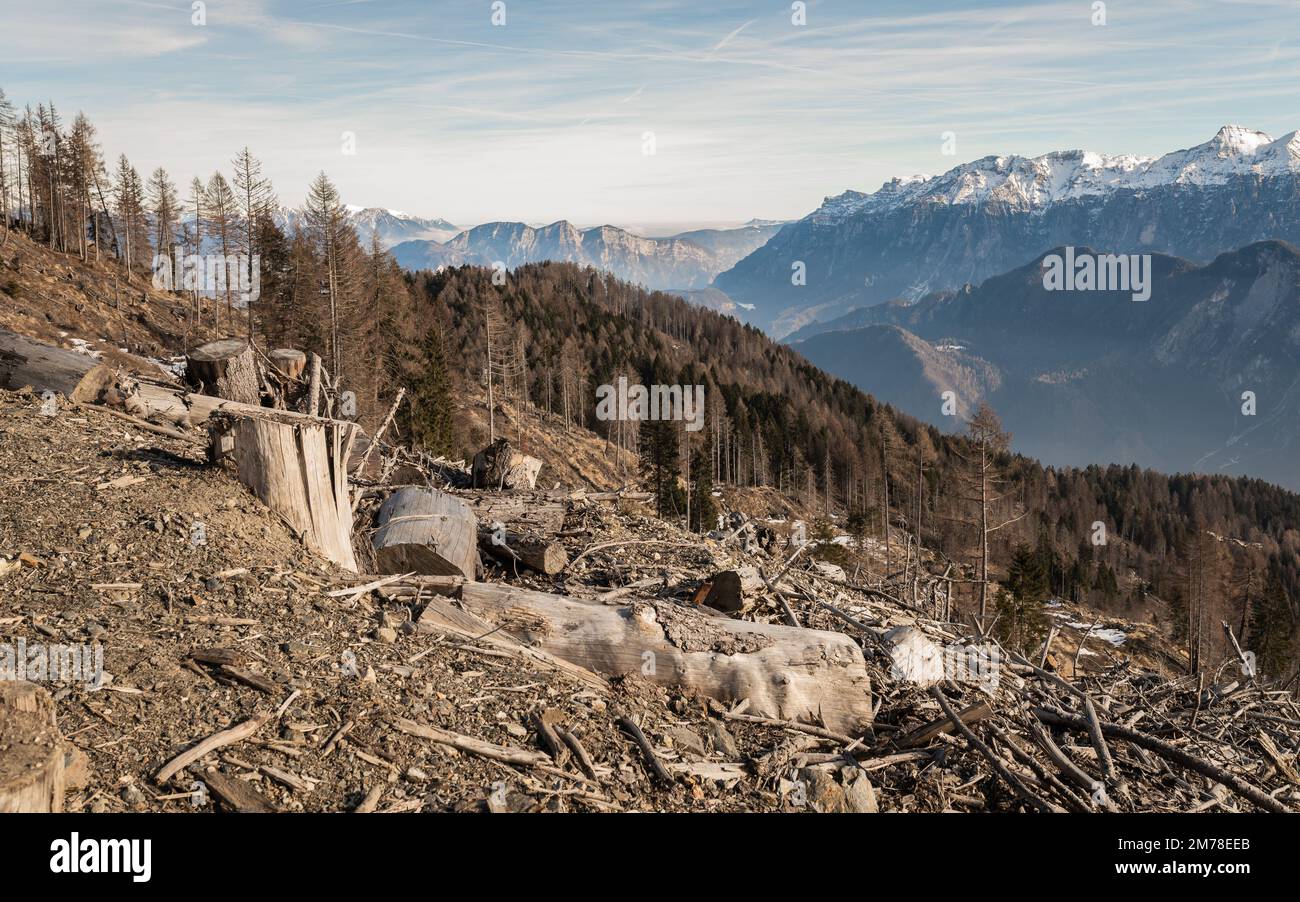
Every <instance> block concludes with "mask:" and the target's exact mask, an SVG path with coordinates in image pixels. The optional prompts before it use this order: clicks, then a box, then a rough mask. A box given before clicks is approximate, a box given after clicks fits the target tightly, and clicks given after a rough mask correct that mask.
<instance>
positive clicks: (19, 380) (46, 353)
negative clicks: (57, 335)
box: [0, 329, 113, 403]
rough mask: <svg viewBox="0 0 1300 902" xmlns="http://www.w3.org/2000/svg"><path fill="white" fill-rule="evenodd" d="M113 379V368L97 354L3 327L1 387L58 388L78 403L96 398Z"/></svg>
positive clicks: (55, 390) (38, 391)
mask: <svg viewBox="0 0 1300 902" xmlns="http://www.w3.org/2000/svg"><path fill="white" fill-rule="evenodd" d="M112 381H113V370H112V368H111V367H107V366H104V365H103V364H101V363H100V362H99V361H98V360H96V359H95V358H94V357H91V356H89V355H87V354H78V353H77V352H76V351H68V350H65V349H63V348H56V347H54V346H53V345H48V344H44V343H42V342H39V341H33V340H32V339H30V338H28V337H26V336H25V335H19V334H18V333H16V332H10V331H9V330H7V329H0V388H7V389H10V390H11V391H17V390H18V389H20V388H23V387H24V386H31V387H32V390H33V391H35V392H36V393H37V394H40V393H42V392H45V391H52V392H57V393H58V394H61V395H63V396H64V397H65V398H67V399H68V400H69V401H72V402H74V403H76V402H80V401H93V400H95V399H96V398H97V397H98V396H99V394H100V392H102V391H103V390H104V388H105V387H106V386H108V385H110V384H111V383H112Z"/></svg>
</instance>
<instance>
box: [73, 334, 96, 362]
mask: <svg viewBox="0 0 1300 902" xmlns="http://www.w3.org/2000/svg"><path fill="white" fill-rule="evenodd" d="M68 344H70V345H72V350H74V351H76V352H77V353H78V354H85V355H86V356H87V357H94V358H95V359H96V360H98V359H99V358H100V357H102V356H103V352H102V351H96V350H95V349H94V348H92V347H91V346H90V342H88V341H86V339H84V338H69V339H68Z"/></svg>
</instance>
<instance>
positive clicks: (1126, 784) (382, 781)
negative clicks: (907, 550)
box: [0, 392, 1300, 813]
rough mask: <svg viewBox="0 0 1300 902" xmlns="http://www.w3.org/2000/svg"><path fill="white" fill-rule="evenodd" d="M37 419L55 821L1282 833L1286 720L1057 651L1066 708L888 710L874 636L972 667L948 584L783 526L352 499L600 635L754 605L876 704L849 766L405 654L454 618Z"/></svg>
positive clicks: (1051, 684)
mask: <svg viewBox="0 0 1300 902" xmlns="http://www.w3.org/2000/svg"><path fill="white" fill-rule="evenodd" d="M39 408H40V399H38V398H34V397H32V396H30V395H23V394H21V393H11V392H0V473H2V474H4V475H3V476H0V500H3V504H0V596H2V597H3V599H4V601H3V605H2V606H0V642H16V641H17V640H18V639H24V640H26V641H27V642H28V643H29V644H30V643H35V642H55V641H60V642H65V643H73V644H96V643H97V644H99V645H101V646H102V648H103V654H104V669H105V671H106V674H105V679H104V681H103V683H102V685H89V684H85V683H78V682H75V681H73V682H64V683H59V684H55V685H53V686H52V687H51V694H52V695H53V697H54V701H55V704H56V706H57V709H58V718H59V723H60V726H61V728H62V730H63V731H64V733H65V735H66V736H67V737H68V738H69V740H70V742H72V743H73V744H74V745H75V746H76V747H77V748H79V749H80V750H81V751H82V752H84V753H85V754H86V755H87V756H88V758H89V761H90V772H91V776H90V780H89V782H88V785H87V786H86V788H84V789H81V790H78V791H76V792H73V793H71V794H70V796H69V799H68V803H67V807H68V809H69V810H122V809H123V808H126V809H136V810H171V811H191V810H192V811H210V810H213V809H214V808H220V809H229V810H238V811H270V810H288V811H293V810H298V811H302V810H313V811H315V810H326V811H361V812H368V811H375V812H379V813H382V812H385V811H411V810H428V811H436V810H492V811H503V810H510V811H514V810H519V811H574V810H597V811H608V810H664V811H688V810H690V811H737V810H817V811H873V810H880V811H936V812H937V811H1017V810H1020V811H1030V810H1067V811H1083V810H1087V811H1092V810H1100V811H1204V810H1221V811H1249V810H1256V809H1265V810H1274V811H1279V810H1300V778H1298V777H1297V776H1296V775H1297V773H1298V772H1300V766H1297V759H1296V753H1297V750H1298V749H1300V706H1298V705H1297V704H1296V702H1295V700H1294V698H1293V697H1292V695H1291V694H1290V693H1288V692H1286V691H1282V690H1279V689H1277V688H1275V687H1270V686H1268V685H1266V684H1263V683H1262V682H1260V681H1258V680H1255V679H1247V678H1244V677H1243V678H1241V679H1232V678H1231V675H1230V674H1227V675H1220V676H1219V677H1218V678H1217V679H1214V680H1211V681H1210V684H1209V685H1207V686H1205V687H1202V686H1201V685H1199V684H1198V681H1197V680H1195V679H1192V678H1189V677H1179V676H1173V675H1171V674H1170V673H1169V672H1167V671H1163V670H1160V669H1158V668H1157V667H1155V666H1153V665H1152V663H1151V660H1150V658H1141V657H1139V656H1137V655H1131V654H1129V653H1127V651H1126V649H1125V647H1124V646H1123V645H1119V646H1115V647H1110V648H1105V649H1101V650H1102V651H1105V652H1107V653H1106V654H1100V653H1097V652H1096V651H1095V650H1094V649H1096V648H1097V647H1098V646H1097V643H1098V642H1099V641H1100V640H1098V639H1097V638H1095V637H1094V636H1088V637H1086V638H1080V637H1079V636H1078V635H1075V636H1074V641H1075V643H1076V644H1075V645H1073V646H1071V645H1069V642H1068V641H1067V640H1068V638H1069V637H1068V636H1067V635H1066V633H1067V632H1068V631H1066V630H1064V629H1063V630H1062V632H1061V633H1060V634H1058V635H1057V636H1056V638H1054V643H1055V647H1056V648H1057V649H1058V654H1059V655H1060V656H1061V658H1062V660H1063V662H1064V664H1066V665H1068V664H1069V662H1070V658H1071V656H1073V657H1074V658H1075V660H1078V661H1079V662H1081V665H1085V664H1086V665H1087V668H1086V669H1085V670H1084V671H1082V672H1079V673H1071V674H1070V678H1069V679H1067V678H1066V677H1065V676H1063V675H1062V674H1059V673H1056V672H1054V671H1052V670H1051V669H1050V664H1046V662H1047V659H1048V658H1049V657H1050V656H1048V655H1047V654H1044V655H1043V656H1042V657H1041V658H1040V656H1038V655H1037V654H1035V655H1034V656H1032V660H1033V662H1035V663H1031V661H1030V660H1026V659H1024V658H1018V657H1013V656H1011V655H1009V654H1007V653H1005V652H1002V653H1001V654H1000V658H999V661H998V665H997V667H996V670H995V674H996V679H992V678H989V679H982V680H980V681H971V680H968V679H960V678H954V677H953V676H952V675H951V674H943V675H941V676H942V677H943V678H942V679H939V680H929V681H915V680H910V679H906V678H903V676H902V675H900V673H899V669H898V662H897V661H895V660H894V659H893V657H891V650H892V648H893V646H892V645H891V642H893V641H895V640H896V638H897V635H898V634H894V637H895V638H894V639H887V638H886V637H887V636H889V635H890V632H891V630H896V629H897V628H900V627H910V628H913V629H915V630H917V631H919V635H920V636H921V637H923V638H925V639H927V640H928V641H930V642H932V643H933V644H934V645H936V646H937V647H940V648H950V649H951V648H970V647H971V646H972V645H974V644H975V643H974V642H973V638H972V635H971V632H972V631H971V630H970V629H968V628H966V627H963V626H960V625H957V624H953V623H950V622H946V619H945V617H944V614H945V613H946V607H945V602H944V590H945V588H946V586H945V584H944V581H943V578H936V577H929V576H927V577H924V578H918V582H919V588H915V589H914V588H913V586H912V584H911V583H910V582H905V581H904V579H903V578H902V577H901V575H895V576H894V577H893V578H892V579H890V580H888V581H882V580H881V579H880V576H879V573H880V572H883V570H884V568H883V566H875V567H867V568H865V570H867V571H873V572H867V573H862V572H860V573H857V574H854V575H849V574H845V573H843V572H839V573H836V572H835V571H834V570H833V569H829V568H826V567H824V566H820V562H817V561H815V560H810V558H811V557H812V556H811V555H809V554H807V553H806V552H800V553H799V554H797V555H796V554H795V550H796V549H795V548H793V547H791V546H790V545H789V544H787V542H786V541H785V539H784V537H783V536H779V535H777V534H778V533H780V532H781V531H782V530H781V527H780V525H779V524H772V523H766V522H752V521H748V522H740V523H735V524H732V525H730V526H729V527H728V528H727V529H726V530H723V531H720V532H719V533H717V534H715V535H714V537H712V538H702V537H697V536H692V535H689V534H687V533H684V532H681V531H680V530H677V529H676V528H674V527H672V526H668V525H666V524H664V523H663V522H662V521H660V520H658V519H656V518H654V517H653V516H651V515H650V513H649V512H648V511H646V510H645V509H644V508H643V507H642V506H641V502H642V500H644V499H643V498H642V497H639V496H638V495H637V494H636V493H634V492H622V493H618V492H615V493H591V492H569V491H551V492H543V491H536V492H532V491H524V492H515V493H502V492H492V491H473V490H470V489H469V488H468V468H467V467H465V465H464V463H463V462H448V461H442V460H430V459H428V458H424V457H420V456H418V455H412V454H411V453H410V452H409V451H406V450H404V449H400V448H390V447H387V446H384V445H382V444H379V443H376V444H375V446H374V453H373V454H372V455H371V457H370V459H369V460H368V461H367V465H366V466H367V469H366V472H365V473H363V474H358V476H357V480H356V481H357V484H358V485H359V489H358V493H357V495H356V498H357V499H358V500H359V501H360V504H359V505H358V521H357V522H358V529H357V535H358V543H357V544H358V545H359V546H361V545H364V544H365V541H364V539H365V538H366V536H365V533H366V524H367V517H368V516H369V517H373V514H374V512H375V510H376V509H377V508H378V506H379V504H380V503H381V502H382V499H383V498H384V497H385V496H386V495H387V494H388V493H389V492H390V491H391V489H392V487H393V486H395V485H399V484H418V485H432V486H435V487H437V488H439V489H442V490H445V491H449V492H451V493H453V494H455V495H457V496H458V497H460V498H462V499H463V500H465V501H467V502H468V503H469V504H471V506H473V507H474V508H475V510H476V514H477V516H478V517H479V519H480V521H481V522H486V523H497V522H500V523H502V524H503V525H505V527H506V528H507V529H509V530H511V531H515V532H518V533H520V534H527V535H537V536H543V537H546V538H548V539H552V540H554V541H557V542H560V543H562V544H563V545H564V548H565V550H566V552H567V553H568V558H569V565H568V566H567V567H565V568H564V569H563V570H562V571H560V572H558V573H555V574H551V575H547V574H545V573H540V572H537V571H534V570H529V569H525V568H518V571H517V572H516V571H515V568H511V567H508V566H502V565H500V564H498V563H497V562H495V561H490V560H489V561H485V562H484V567H485V569H484V572H483V573H482V574H480V578H482V579H486V580H489V581H493V582H506V583H510V584H512V585H518V586H521V587H526V588H531V589H536V590H540V591H545V592H553V593H559V594H563V595H568V596H570V597H572V598H574V599H575V600H581V601H584V602H587V603H590V604H594V605H601V604H603V603H607V602H615V601H617V602H618V603H626V604H638V603H641V604H653V605H654V606H655V607H656V608H657V609H660V610H663V609H667V608H668V607H669V606H672V605H680V606H683V607H690V608H691V609H692V610H693V611H694V612H696V613H697V614H698V615H701V616H707V617H723V616H726V615H725V614H722V613H720V612H718V611H715V610H712V609H710V608H705V607H702V606H699V605H695V604H693V599H694V598H695V597H696V596H697V594H699V591H700V589H701V587H702V586H703V585H704V583H705V582H706V581H707V580H708V579H709V578H710V577H712V576H713V575H714V574H717V573H720V572H723V571H735V572H745V568H752V569H753V570H754V572H755V574H762V575H768V574H774V576H770V577H769V578H766V580H764V579H762V578H760V579H759V580H758V581H757V582H758V587H757V588H755V587H754V586H752V585H748V584H747V585H746V588H745V598H744V603H743V604H741V605H739V607H738V609H737V610H736V611H735V612H733V615H734V616H736V617H738V618H741V619H746V620H750V621H755V622H765V623H781V624H784V623H789V622H790V621H791V620H795V621H797V622H799V623H801V624H803V625H804V626H807V627H812V628H816V629H823V630H835V631H839V632H842V633H844V634H846V635H848V636H850V637H852V638H853V639H854V640H856V641H857V642H858V643H859V644H860V645H861V646H862V648H863V651H864V654H865V656H866V658H867V662H868V666H869V668H870V670H871V676H872V684H873V691H874V693H875V695H876V704H877V712H876V717H875V722H874V724H873V726H872V727H871V729H869V730H867V731H866V732H865V733H863V734H862V735H844V734H841V733H836V732H835V731H833V730H828V729H826V728H825V726H824V725H821V724H815V723H811V724H810V723H794V722H790V721H781V720H779V719H775V718H771V717H756V716H754V715H752V714H747V713H746V702H745V700H744V699H737V700H736V701H735V702H734V703H732V704H723V703H719V702H717V701H714V700H710V699H704V698H701V697H699V696H694V695H691V694H688V693H683V692H681V691H678V690H674V689H671V688H664V687H661V686H658V685H653V684H651V683H648V682H646V681H644V680H642V679H640V678H639V677H637V676H636V675H626V676H617V677H614V678H608V679H603V680H583V679H582V678H581V675H580V674H577V673H576V672H574V671H573V670H572V668H569V669H566V668H565V667H563V666H562V663H563V662H558V663H557V662H554V661H550V660H548V658H547V656H546V655H544V654H540V653H539V652H538V651H537V650H536V649H532V648H530V647H528V646H526V645H523V644H521V643H520V642H519V641H518V640H517V639H516V638H513V637H512V636H511V634H510V633H509V631H508V630H505V629H501V630H500V631H499V632H496V633H495V634H494V635H486V634H485V633H486V632H488V631H484V632H483V633H475V632H473V630H472V629H471V628H470V624H472V619H470V618H466V619H464V620H457V619H456V618H455V616H454V614H455V611H454V609H453V608H452V607H446V608H445V610H444V614H445V615H446V617H445V622H446V623H447V629H445V630H442V631H439V632H434V633H429V632H427V631H426V632H421V631H418V630H417V629H416V623H417V622H418V621H419V620H420V615H421V614H422V613H423V612H424V610H425V608H426V607H427V606H428V605H430V603H431V602H432V600H433V599H435V598H440V599H441V603H447V602H451V601H453V599H450V598H447V597H445V595H440V594H439V592H438V589H437V586H436V585H435V583H434V582H433V581H430V580H427V579H422V578H421V577H420V576H419V575H404V576H403V575H377V574H374V573H373V572H370V573H369V574H368V575H362V576H355V575H352V574H347V573H345V572H342V571H340V570H338V569H336V568H333V567H331V566H330V565H328V564H324V563H322V562H321V561H320V560H319V559H318V558H316V557H315V556H314V555H312V554H311V553H309V552H308V551H306V550H305V549H304V548H303V547H302V545H301V544H300V543H299V542H298V541H297V539H296V538H295V537H294V536H293V535H292V534H291V533H290V532H289V531H288V530H287V529H286V528H285V525H284V524H283V522H281V521H280V520H279V519H278V518H276V517H275V516H274V515H272V514H271V513H270V512H268V511H267V510H266V509H265V507H263V506H262V505H261V504H260V503H258V502H257V501H256V500H255V499H254V498H252V497H251V496H250V495H249V494H248V493H247V492H246V491H245V490H243V489H242V487H240V486H239V485H238V484H237V483H235V482H234V481H232V480H230V479H229V477H227V476H225V475H223V474H221V473H219V472H217V471H214V470H211V469H208V468H206V467H205V466H204V465H203V461H202V459H201V457H200V454H201V452H200V450H199V449H197V448H196V447H195V446H194V444H193V443H192V442H190V441H187V440H184V439H179V438H176V437H174V436H171V435H168V434H165V433H160V432H158V431H156V430H145V429H143V428H141V427H140V425H139V424H136V423H133V422H131V421H130V420H123V419H121V418H120V417H115V416H112V415H110V414H107V413H105V412H103V411H98V410H95V409H92V408H82V409H76V410H64V411H62V412H61V413H60V414H59V415H58V416H56V417H44V416H41V415H40V414H39V412H38V411H39ZM73 417H75V418H76V420H77V422H76V423H72V422H70V421H69V420H70V419H71V418H73ZM101 486H103V488H100V487H101ZM774 519H777V518H774ZM10 562H12V565H11V566H5V565H6V564H9V563H10ZM366 569H367V568H366V566H365V563H364V561H363V562H362V570H363V571H365V570H366ZM949 585H950V584H949ZM1075 619H1076V620H1079V621H1082V622H1091V620H1092V619H1093V618H1092V615H1091V614H1087V615H1083V614H1081V613H1078V614H1076V615H1075ZM1079 632H1080V633H1082V631H1079ZM1090 632H1091V630H1090ZM1085 643H1087V646H1088V651H1091V652H1092V653H1091V654H1088V653H1085V654H1083V655H1077V654H1076V653H1075V649H1077V648H1080V647H1083V646H1084V644H1085ZM1062 649H1064V650H1062ZM606 676H608V675H606ZM984 676H986V677H989V676H990V674H985V675H984ZM277 709H279V710H278V716H276V714H268V713H267V712H268V711H272V712H276V711H277ZM638 734H639V735H638ZM163 784H167V785H166V786H164V785H163Z"/></svg>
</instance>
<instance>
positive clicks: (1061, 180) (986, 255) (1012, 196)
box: [716, 126, 1300, 337]
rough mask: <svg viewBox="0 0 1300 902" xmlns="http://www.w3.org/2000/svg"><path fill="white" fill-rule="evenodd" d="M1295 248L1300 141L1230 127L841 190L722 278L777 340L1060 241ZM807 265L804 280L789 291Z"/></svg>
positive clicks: (1004, 264) (1177, 251) (1137, 249)
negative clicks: (1282, 244) (1171, 147)
mask: <svg viewBox="0 0 1300 902" xmlns="http://www.w3.org/2000/svg"><path fill="white" fill-rule="evenodd" d="M1270 238H1277V239H1282V240H1287V241H1291V242H1300V137H1297V134H1296V133H1295V132H1292V133H1290V134H1288V135H1285V136H1283V137H1281V138H1278V139H1276V140H1274V139H1273V138H1271V137H1270V136H1268V135H1266V134H1264V133H1262V132H1256V131H1251V130H1250V129H1245V128H1242V127H1240V126H1225V127H1224V128H1222V129H1220V130H1219V132H1218V134H1216V135H1215V136H1214V137H1213V138H1212V139H1211V140H1209V141H1207V142H1205V143H1204V144H1200V145H1197V146H1195V147H1192V148H1189V149H1187V150H1179V151H1174V152H1172V153H1169V154H1165V155H1164V156H1162V157H1158V158H1144V157H1137V156H1131V155H1125V156H1113V157H1112V156H1103V155H1101V154H1095V153H1087V152H1084V151H1078V150H1074V151H1060V152H1053V153H1049V154H1045V155H1043V156H1040V157H1034V158H1026V157H1020V156H990V157H985V158H983V159H980V160H975V161H973V162H970V163H965V164H963V165H961V166H957V167H955V168H954V169H952V170H950V171H948V172H946V173H944V174H943V175H939V176H935V177H933V178H919V177H914V178H909V179H894V180H892V181H890V182H888V183H886V184H885V185H884V186H883V187H882V188H881V189H880V190H879V191H876V192H875V193H873V194H864V193H861V192H857V191H846V192H845V193H844V194H841V195H839V196H837V197H831V198H827V199H826V201H825V202H824V203H823V204H822V205H821V207H819V208H818V209H817V210H815V211H814V212H813V213H811V214H809V215H808V216H806V217H804V218H803V219H801V220H799V221H797V222H792V223H790V224H788V225H787V226H786V227H785V228H783V229H782V230H781V231H780V232H779V233H778V234H777V235H775V236H773V238H772V239H771V240H770V241H768V242H767V244H765V245H764V246H763V247H761V248H760V249H758V250H757V251H755V252H754V253H752V254H750V255H749V256H748V257H746V258H745V259H744V260H742V261H740V262H739V263H738V264H736V266H734V267H733V268H732V269H730V270H728V271H727V272H724V273H721V274H720V275H719V276H718V278H717V279H716V287H717V288H719V289H721V290H722V291H724V292H726V293H727V294H728V295H729V296H730V297H731V298H732V299H733V300H735V301H738V302H746V303H753V304H755V305H756V306H757V308H758V311H757V313H756V314H755V319H754V321H755V322H756V323H757V324H758V325H760V326H761V327H762V328H764V329H765V330H767V331H768V332H769V334H773V335H776V336H778V337H780V336H784V335H787V334H789V333H790V332H793V331H794V330H796V329H797V328H799V327H800V326H802V325H805V324H806V323H807V322H810V321H812V320H814V319H816V320H825V319H831V318H834V317H835V316H837V315H839V314H842V313H844V312H845V311H847V310H848V309H850V308H852V307H855V306H864V305H870V304H876V303H880V302H883V301H888V300H891V299H894V298H903V299H907V300H915V299H917V298H920V297H924V296H925V295H926V294H929V293H933V292H937V291H942V290H949V289H959V288H960V287H961V286H962V285H963V284H965V283H977V282H981V281H983V280H985V279H987V278H989V277H991V276H994V275H996V274H998V273H1001V272H1005V271H1007V270H1009V269H1011V268H1012V267H1014V266H1018V265H1020V264H1021V263H1023V262H1024V261H1025V260H1029V259H1033V258H1034V257H1036V256H1038V255H1039V254H1041V253H1043V252H1045V251H1046V250H1047V249H1048V248H1051V247H1056V246H1060V245H1067V244H1068V245H1092V246H1096V247H1105V248H1108V249H1111V250H1113V251H1115V252H1124V253H1157V252H1158V253H1166V254H1171V255H1175V256H1180V257H1187V258H1189V259H1192V260H1197V261H1202V262H1205V261H1209V260H1212V259H1213V258H1214V257H1215V256H1216V255H1217V254H1219V253H1222V252H1224V251H1227V250H1231V249H1232V248H1236V247H1241V246H1243V245H1246V244H1250V243H1252V242H1255V241H1260V240H1264V239H1270ZM795 262H802V263H803V264H804V266H805V267H806V272H807V284H805V285H802V286H796V285H792V283H791V267H792V265H793V264H794V263H795Z"/></svg>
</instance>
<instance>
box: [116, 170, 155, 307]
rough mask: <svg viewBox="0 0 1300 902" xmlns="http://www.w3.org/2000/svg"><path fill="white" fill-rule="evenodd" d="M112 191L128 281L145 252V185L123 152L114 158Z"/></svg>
mask: <svg viewBox="0 0 1300 902" xmlns="http://www.w3.org/2000/svg"><path fill="white" fill-rule="evenodd" d="M113 195H114V200H115V201H116V204H117V218H118V222H119V223H120V224H121V231H120V234H119V237H118V245H119V246H118V254H119V257H120V259H121V261H122V264H123V266H125V267H126V278H127V281H128V282H129V281H130V280H131V270H132V268H133V267H135V266H136V265H137V264H138V262H139V260H140V259H141V258H143V257H144V255H146V254H147V253H148V248H149V232H148V228H147V226H146V224H145V214H144V203H145V199H144V185H143V183H141V181H140V174H139V173H138V172H136V171H135V167H133V166H132V165H131V162H130V161H129V160H128V159H127V158H126V155H125V154H122V155H121V156H119V157H118V158H117V174H116V180H115V182H114V185H113Z"/></svg>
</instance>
